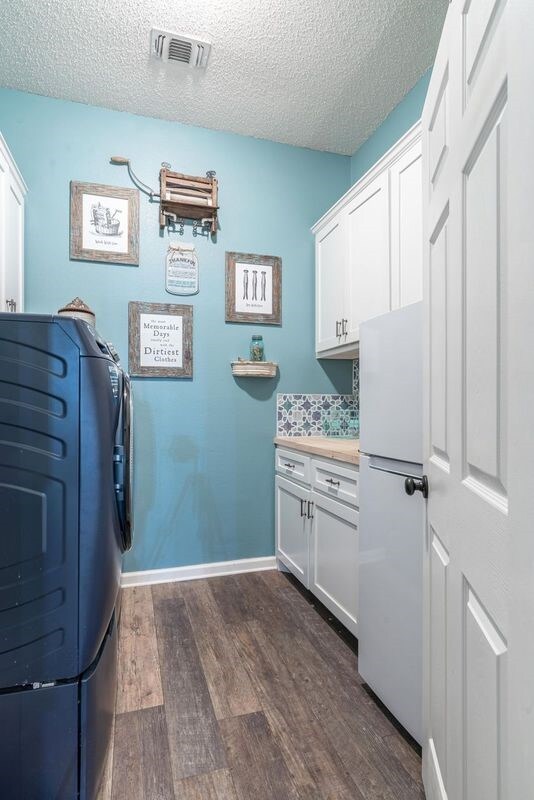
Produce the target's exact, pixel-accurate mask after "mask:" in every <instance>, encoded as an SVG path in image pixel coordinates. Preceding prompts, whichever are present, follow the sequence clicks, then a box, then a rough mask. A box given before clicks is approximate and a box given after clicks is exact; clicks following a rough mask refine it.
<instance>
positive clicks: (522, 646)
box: [506, 0, 534, 798]
mask: <svg viewBox="0 0 534 800" xmlns="http://www.w3.org/2000/svg"><path fill="white" fill-rule="evenodd" d="M506 13H507V16H508V18H507V31H506V33H507V45H508V55H507V59H508V64H507V66H508V70H507V72H508V88H509V108H508V152H509V163H508V196H507V204H508V263H509V264H510V269H509V272H508V279H507V298H506V302H507V306H508V308H509V309H510V311H509V325H508V349H509V356H508V375H509V389H508V417H509V424H508V431H507V435H508V486H509V490H508V497H509V504H510V523H509V526H510V527H509V537H510V568H511V575H512V581H511V584H510V621H509V630H508V642H509V653H510V658H509V664H508V676H509V691H508V696H509V703H508V724H507V727H508V731H509V736H508V753H509V760H508V767H507V770H506V788H507V792H506V797H508V798H515V797H518V798H519V797H531V796H532V795H533V793H534V714H533V711H532V710H533V709H534V669H533V667H532V665H533V664H534V635H533V633H532V631H533V620H534V591H533V587H534V535H533V520H534V491H533V487H534V459H533V457H532V442H534V414H533V408H534V359H533V358H532V342H534V313H533V309H534V280H533V253H534V225H533V224H532V187H533V186H534V156H533V148H532V143H533V142H534V102H533V100H532V83H533V76H534V46H533V43H534V14H533V8H532V3H531V2H530V0H522V1H521V2H518V1H517V0H514V2H510V3H509V5H508V8H507V11H506Z"/></svg>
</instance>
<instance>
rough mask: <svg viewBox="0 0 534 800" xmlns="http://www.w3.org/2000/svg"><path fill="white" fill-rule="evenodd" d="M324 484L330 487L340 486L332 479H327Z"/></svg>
mask: <svg viewBox="0 0 534 800" xmlns="http://www.w3.org/2000/svg"><path fill="white" fill-rule="evenodd" d="M326 483H329V484H330V486H341V483H340V482H339V481H335V480H334V479H333V478H327V479H326Z"/></svg>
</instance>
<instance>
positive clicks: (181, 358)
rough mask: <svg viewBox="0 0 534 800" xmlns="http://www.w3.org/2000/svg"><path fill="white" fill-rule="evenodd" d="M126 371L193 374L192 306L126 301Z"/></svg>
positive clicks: (148, 374) (153, 375)
mask: <svg viewBox="0 0 534 800" xmlns="http://www.w3.org/2000/svg"><path fill="white" fill-rule="evenodd" d="M128 372H129V373H130V375H132V376H134V377H147V378H192V377H193V306H184V305H176V304H174V303H140V302H135V301H131V302H130V303H128Z"/></svg>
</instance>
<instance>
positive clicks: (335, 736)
mask: <svg viewBox="0 0 534 800" xmlns="http://www.w3.org/2000/svg"><path fill="white" fill-rule="evenodd" d="M347 639H349V637H347ZM420 769H421V762H420V757H419V755H418V753H417V752H416V751H415V750H414V748H413V747H412V746H411V745H410V743H409V742H408V741H407V740H406V739H405V738H404V737H403V735H401V733H400V732H399V730H398V729H397V727H396V726H395V724H394V722H393V721H392V719H391V718H390V717H389V715H387V713H384V710H383V709H382V708H381V707H380V705H379V704H378V703H377V702H375V699H374V698H373V697H372V696H371V694H370V693H369V691H368V690H367V688H366V687H365V685H364V684H363V683H362V680H361V678H360V676H359V675H358V671H357V657H356V654H355V648H353V647H351V646H350V642H349V643H347V642H346V641H344V639H343V638H342V637H341V636H340V635H339V634H338V633H337V632H336V631H335V630H333V628H332V627H331V626H330V625H329V624H328V622H327V621H325V619H324V618H323V616H321V615H320V614H319V613H318V612H317V611H316V609H315V608H314V607H313V606H312V605H311V603H310V602H309V599H308V597H307V596H305V594H303V593H302V592H301V591H299V590H298V589H297V588H296V586H295V585H294V584H293V583H292V582H291V581H290V580H289V579H288V578H287V577H286V576H285V575H283V574H280V573H278V572H275V571H269V572H257V573H251V574H246V575H234V576H227V577H221V578H210V579H207V580H196V581H189V582H187V583H185V582H184V583H172V584H161V585H158V586H153V587H139V588H132V589H126V590H124V592H123V608H122V621H121V631H120V653H119V692H118V696H117V716H116V722H115V731H114V737H113V747H112V749H111V750H110V755H109V759H108V764H107V768H106V774H105V776H104V782H103V786H102V790H101V793H100V796H99V800H349V799H350V800H416V798H419V799H421V798H424V793H423V790H422V786H421V780H420Z"/></svg>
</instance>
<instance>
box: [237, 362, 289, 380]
mask: <svg viewBox="0 0 534 800" xmlns="http://www.w3.org/2000/svg"><path fill="white" fill-rule="evenodd" d="M277 369H278V364H276V363H275V362H274V361H244V360H242V359H239V361H232V375H234V376H235V377H236V378H275V377H276V371H277Z"/></svg>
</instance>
